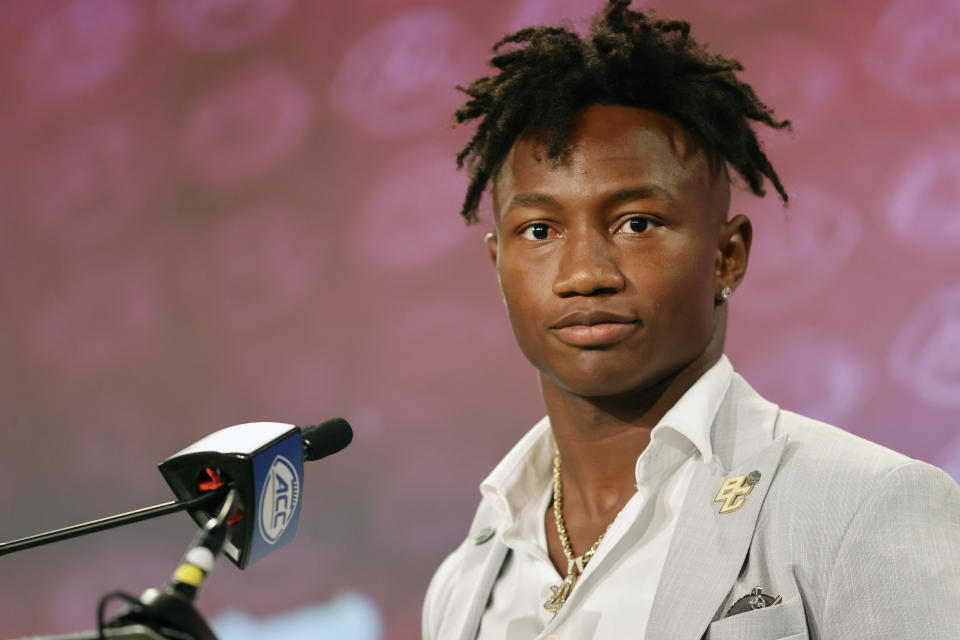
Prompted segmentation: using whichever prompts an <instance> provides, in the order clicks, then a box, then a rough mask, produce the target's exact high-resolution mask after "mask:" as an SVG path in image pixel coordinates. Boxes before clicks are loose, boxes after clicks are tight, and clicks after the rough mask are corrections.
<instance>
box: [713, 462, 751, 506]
mask: <svg viewBox="0 0 960 640" xmlns="http://www.w3.org/2000/svg"><path fill="white" fill-rule="evenodd" d="M759 480H760V473H759V472H757V471H751V472H750V475H749V476H744V475H739V476H733V477H731V478H727V479H726V480H724V481H723V485H721V486H720V491H718V492H717V497H716V498H714V499H713V501H714V502H722V503H723V506H722V507H720V513H730V512H732V511H736V510H737V509H739V508H740V507H742V506H743V505H744V504H746V502H747V500H746V497H747V496H748V495H750V492H751V491H753V487H754V485H755V484H757V482H758V481H759Z"/></svg>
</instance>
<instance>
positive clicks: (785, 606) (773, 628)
mask: <svg viewBox="0 0 960 640" xmlns="http://www.w3.org/2000/svg"><path fill="white" fill-rule="evenodd" d="M809 637H810V636H809V635H808V634H807V620H806V616H805V615H804V611H803V603H802V602H801V601H800V596H799V595H797V596H794V597H793V598H790V599H789V600H784V601H783V602H781V603H780V604H775V605H773V606H770V607H764V608H763V609H756V610H754V611H748V612H746V613H738V614H736V615H732V616H729V617H727V618H721V619H720V620H717V621H716V622H713V623H712V624H711V625H710V626H709V627H707V633H706V635H705V636H704V639H705V640H808V639H809Z"/></svg>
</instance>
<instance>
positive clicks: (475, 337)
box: [0, 0, 960, 638]
mask: <svg viewBox="0 0 960 640" xmlns="http://www.w3.org/2000/svg"><path fill="white" fill-rule="evenodd" d="M599 5H600V1H599V0H590V1H586V0H557V1H555V2H549V1H548V0H490V1H489V2H466V1H460V0H458V1H457V2H449V3H429V2H415V1H412V0H351V1H350V2H326V1H324V2H312V1H307V0H300V1H299V2H296V1H294V0H219V1H218V0H203V1H200V0H166V1H163V2H157V1H154V2H148V1H140V0H131V1H125V0H75V1H73V2H34V1H32V0H7V1H5V2H3V3H2V4H0V50H2V55H0V141H2V144H3V151H4V152H3V154H2V155H0V261H2V268H0V305H2V307H0V308H2V313H0V362H2V367H0V407H2V411H0V419H2V422H0V425H2V434H3V437H2V444H0V514H2V515H0V540H10V539H13V538H17V537H20V536H24V535H28V534H31V533H34V532H37V531H41V530H46V529H51V528H54V527H58V526H62V525H66V524H70V523H73V522H77V521H81V520H87V519H91V518H94V517H99V516H102V515H107V514H110V513H114V512H118V511H123V510H127V509H132V508H135V507H138V506H141V505H146V504H152V503H155V502H161V501H163V500H166V499H168V491H167V489H166V488H165V485H164V483H163V481H162V480H161V478H160V475H159V474H158V473H157V471H156V470H155V465H156V464H157V463H158V462H160V461H161V460H162V459H163V458H164V457H165V456H167V455H169V454H170V453H173V452H174V451H177V450H179V449H180V448H182V447H183V446H185V445H187V444H189V443H191V442H193V441H195V440H197V439H199V438H200V437H201V436H203V435H205V434H207V433H208V432H211V431H214V430H216V429H218V428H221V427H224V426H228V425H231V424H235V423H240V422H247V421H253V420H276V421H284V422H292V423H300V424H303V423H310V422H316V421H318V420H321V419H324V418H326V417H330V416H333V415H343V416H345V417H346V418H348V419H349V420H350V421H351V422H352V423H353V424H354V428H355V430H356V440H355V443H354V444H353V445H351V447H350V448H349V449H347V450H346V451H345V452H344V453H342V454H339V455H337V456H335V457H333V458H331V459H329V460H326V461H323V462H318V463H313V464H311V465H310V467H309V471H308V472H307V474H306V475H307V478H306V486H305V504H304V507H303V516H302V519H301V523H300V530H299V535H298V538H297V540H296V542H295V543H293V544H292V545H291V546H290V547H288V548H285V549H284V550H282V551H280V552H278V553H276V554H274V555H273V556H271V557H270V558H268V559H266V560H265V561H263V562H261V563H260V564H258V565H255V566H254V567H252V568H251V569H249V570H247V571H246V572H244V573H242V574H241V573H238V572H237V570H236V569H235V568H234V567H232V566H230V565H229V563H227V562H223V563H222V564H221V565H220V566H219V568H218V570H217V572H216V573H214V575H213V577H212V579H211V581H210V583H209V584H208V586H207V588H206V590H205V591H204V592H203V593H202V595H201V598H200V605H201V608H202V610H203V611H204V613H205V614H207V615H208V616H209V617H216V616H218V615H219V614H221V613H222V612H224V611H225V610H227V609H229V608H240V609H243V610H244V611H245V612H246V613H248V614H249V615H251V616H254V617H255V618H264V617H269V616H276V615H277V614H281V613H283V612H288V611H294V610H298V609H299V608H302V607H304V606H306V605H310V604H311V603H324V602H327V601H330V600H331V599H333V598H335V597H336V596H337V595H338V594H342V593H354V594H365V597H368V598H369V599H370V600H369V602H371V603H372V607H370V608H369V609H370V611H369V612H368V613H367V614H365V615H368V616H372V617H373V618H378V619H379V620H380V621H381V622H382V624H383V625H384V627H385V631H384V632H383V634H382V636H383V637H389V638H415V637H417V634H418V629H419V610H420V603H421V599H422V595H423V591H424V589H425V587H426V583H427V581H428V579H429V577H430V575H431V573H432V571H433V569H434V568H435V566H436V565H437V563H438V562H439V561H440V559H441V558H442V556H444V555H445V553H447V552H448V551H449V550H450V549H451V548H452V547H453V546H455V545H456V544H457V543H458V542H459V541H460V540H461V539H462V537H463V536H464V534H465V533H466V528H467V525H468V523H469V520H470V516H471V513H472V510H473V508H474V506H475V503H476V499H477V496H478V494H477V490H476V487H477V485H478V483H479V481H480V480H481V479H482V477H483V476H484V475H485V474H486V473H487V472H488V471H489V470H490V468H492V466H493V465H494V464H495V462H496V461H497V460H498V459H499V458H500V456H501V455H503V453H505V451H506V450H507V449H508V448H509V447H510V445H511V444H512V443H513V442H514V441H515V440H516V439H517V438H518V437H519V436H520V435H521V434H522V433H524V432H525V431H526V429H527V428H528V427H529V426H530V425H531V424H532V423H533V421H535V420H536V419H537V418H538V417H539V416H540V414H541V411H542V409H541V402H540V398H539V395H538V388H537V385H536V381H535V375H534V372H533V370H532V369H531V368H530V367H529V365H528V364H527V363H526V362H525V361H524V360H523V358H522V356H521V355H520V354H519V352H518V351H517V349H516V347H515V345H514V343H513V338H512V336H511V334H510V331H509V327H508V325H507V321H506V318H505V314H504V312H503V309H502V306H501V304H500V301H499V299H498V295H497V291H496V286H495V281H494V278H493V274H492V271H491V267H490V265H489V264H488V261H487V257H486V253H485V249H484V246H483V244H482V236H483V234H484V232H485V231H486V229H487V228H488V226H489V224H490V222H489V211H488V207H489V203H488V202H487V203H485V205H484V208H483V215H484V216H485V217H484V221H483V223H482V224H481V225H480V226H479V227H474V228H466V227H464V226H463V225H462V223H461V222H460V220H459V218H458V215H457V210H458V207H459V204H460V199H461V196H462V192H463V188H464V186H465V184H466V179H465V177H464V176H463V175H462V174H459V173H457V172H456V171H455V170H454V164H453V156H454V154H455V152H456V151H457V149H458V148H459V147H460V145H461V144H462V143H463V142H464V140H465V138H466V136H467V135H468V131H465V130H459V131H457V130H452V129H451V128H450V124H451V112H452V110H453V109H454V108H455V107H456V106H457V104H458V103H459V101H460V98H459V96H458V94H456V92H455V91H454V90H453V88H452V87H453V85H454V84H455V83H458V82H460V83H465V82H468V81H469V80H471V79H472V78H473V77H475V76H476V75H477V74H479V73H481V72H483V71H484V69H485V67H484V64H485V61H486V58H487V54H488V50H487V48H488V46H489V44H491V43H492V42H493V41H494V40H495V39H497V38H498V37H499V36H500V35H501V34H503V33H504V32H505V31H506V30H509V29H513V28H516V27H520V26H525V25H527V24H529V23H531V22H538V21H549V22H556V21H557V20H559V19H561V18H564V17H567V18H572V19H575V20H580V19H582V18H583V17H584V16H587V15H590V14H591V13H592V12H593V11H594V10H595V9H596V8H598V7H599ZM657 7H658V8H659V9H660V10H661V11H662V12H663V13H664V14H666V15H669V16H680V17H686V18H688V19H690V20H691V21H692V22H693V25H694V29H693V32H694V34H695V35H697V36H699V37H700V38H701V39H703V40H706V41H708V42H710V43H711V45H712V48H713V49H714V50H716V51H719V52H723V53H726V54H728V55H734V56H738V57H740V58H741V59H742V60H743V61H744V63H745V65H746V67H747V71H746V74H745V78H746V79H747V80H748V81H750V82H752V83H754V86H755V87H756V88H757V90H758V92H759V94H760V96H761V97H762V98H764V99H765V100H767V101H768V102H769V103H770V104H771V105H772V106H774V107H775V108H776V109H777V111H778V114H779V115H781V116H783V117H790V118H792V119H793V120H794V122H795V133H794V134H793V135H790V134H779V135H778V134H773V135H767V134H764V135H765V137H766V140H767V141H768V144H767V149H768V151H769V153H770V155H771V157H772V160H773V162H774V163H775V165H776V166H777V168H778V169H779V171H780V174H781V176H782V177H783V179H784V181H785V183H786V184H787V187H788V189H789V191H790V193H791V195H792V197H793V202H792V204H791V206H790V208H789V210H788V211H787V212H786V213H784V211H783V210H782V208H781V207H780V205H779V204H778V202H777V201H776V200H775V199H774V198H772V197H768V198H766V199H764V200H758V199H756V198H753V197H751V196H749V195H747V194H746V193H741V194H740V195H738V196H737V197H736V199H735V207H736V209H737V210H738V211H745V212H747V213H749V214H750V215H751V216H752V217H753V219H754V222H755V224H756V227H757V236H756V240H755V252H754V255H753V261H752V263H751V272H750V274H749V275H748V277H747V280H746V283H745V285H744V286H743V287H742V288H741V289H740V290H739V291H738V292H737V293H736V295H735V297H734V298H733V299H732V301H731V309H732V319H731V335H730V338H729V344H728V350H727V351H728V354H729V355H730V357H731V360H732V361H733V363H734V366H735V367H736V368H737V369H738V370H739V371H741V372H742V373H743V374H744V375H745V376H746V377H747V378H748V380H750V381H751V382H752V383H753V384H754V386H755V387H757V388H758V389H759V390H760V391H761V392H762V393H764V394H766V395H767V396H768V397H769V398H771V399H773V400H775V401H777V402H779V403H780V404H782V405H783V406H784V407H786V408H789V409H793V410H797V411H800V412H803V413H807V414H810V415H813V416H815V417H818V418H821V419H824V420H827V421H830V422H834V423H836V424H838V425H840V426H842V427H844V428H846V429H848V430H850V431H852V432H854V433H858V434H860V435H862V436H864V437H867V438H870V439H872V440H876V441H878V442H881V443H883V444H885V445H887V446H890V447H893V448H895V449H898V450H900V451H903V452H905V453H907V454H908V455H911V456H914V457H918V458H921V459H924V460H928V461H931V462H934V463H936V464H939V465H941V466H943V467H945V468H947V469H948V470H950V471H951V472H952V473H953V474H954V476H955V477H960V437H958V435H957V422H958V421H957V418H958V417H960V251H958V249H960V211H958V209H960V206H958V204H957V203H958V202H960V178H958V176H960V4H958V3H956V2H954V1H953V0H914V1H908V0H892V1H890V0H885V1H884V2H877V1H875V0H856V1H853V2H846V3H843V4H837V3H835V2H828V1H827V0H816V1H808V0H803V1H801V0H775V1H760V0H755V1H750V0H734V1H731V2H725V3H718V2H715V1H714V0H675V1H666V2H663V3H661V4H659V5H657ZM579 24H582V22H581V23H579ZM191 537H192V525H191V523H190V521H189V520H188V518H187V517H186V516H184V515H177V516H171V517H168V518H166V519H164V520H159V521H154V522H152V523H144V524H140V525H136V526H132V527H129V528H126V529H123V530H115V531H112V532H107V533H101V534H98V535H96V536H93V537H90V538H87V539H85V540H77V541H71V542H64V543H60V544H57V545H55V546H51V547H47V548H46V549H43V550H33V551H27V552H23V553H21V554H19V555H15V556H7V557H3V558H0V621H2V622H0V632H2V634H3V637H8V636H16V635H25V634H28V633H41V632H44V633H52V632H65V631H69V630H75V629H81V628H89V627H91V626H92V624H93V612H94V608H95V604H96V600H97V596H98V595H99V594H100V593H103V592H105V591H108V590H111V589H115V588H123V589H126V590H129V591H133V592H139V591H141V590H142V589H143V588H145V587H148V586H156V585H159V584H160V583H161V582H163V581H164V580H165V579H166V578H167V576H168V575H169V573H170V571H171V570H172V569H173V567H174V565H175V563H176V561H177V560H178V559H179V557H180V554H181V553H182V551H183V549H184V548H185V547H186V545H187V543H188V542H189V540H190V538H191ZM377 611H378V612H379V613H376V612H377ZM344 634H347V632H344ZM379 635H380V632H379V631H376V625H374V631H371V632H369V633H368V634H367V635H364V636H363V637H378V636H379ZM264 637H266V636H264ZM291 637H292V636H291ZM342 637H348V635H343V636H342ZM354 637H361V634H359V633H358V634H356V635H355V636H354Z"/></svg>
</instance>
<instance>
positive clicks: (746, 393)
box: [646, 375, 787, 640]
mask: <svg viewBox="0 0 960 640" xmlns="http://www.w3.org/2000/svg"><path fill="white" fill-rule="evenodd" d="M778 411H779V410H778V408H777V406H776V405H773V404H771V403H769V402H767V401H766V400H763V399H762V398H761V397H760V396H759V395H758V394H757V393H756V392H754V391H753V390H752V389H750V387H749V386H748V385H747V384H746V382H745V381H744V380H743V379H742V378H740V377H739V376H737V375H734V380H733V381H732V382H731V386H730V390H729V391H728V393H727V396H726V398H725V399H724V404H723V405H722V406H721V408H720V411H719V412H718V414H717V418H716V420H715V421H714V425H713V430H712V432H711V443H712V445H713V449H714V458H713V460H711V462H710V463H709V464H707V463H704V464H701V465H700V466H699V467H698V468H697V471H696V472H695V474H694V477H693V479H692V481H691V483H690V488H689V490H688V491H687V497H686V499H685V500H684V504H683V508H682V509H681V511H680V515H679V518H678V521H677V526H676V529H675V530H674V534H673V540H672V541H671V543H670V548H669V550H668V551H667V557H666V560H665V562H664V565H663V570H662V572H661V577H660V584H659V585H658V587H657V593H656V595H655V597H654V601H653V606H652V609H651V611H650V619H649V621H648V623H647V632H646V637H648V638H675V639H677V640H696V639H699V638H701V637H702V636H703V634H704V632H705V631H706V628H707V626H708V625H709V624H710V622H711V621H712V620H713V619H714V617H715V616H716V614H717V611H718V609H719V608H720V607H721V606H722V605H723V603H724V601H725V599H726V596H727V594H728V593H729V591H730V588H731V586H732V585H733V583H734V582H735V581H736V579H737V575H738V574H739V572H740V568H741V567H742V565H743V562H744V559H745V558H746V555H747V551H748V550H749V547H750V542H751V540H752V538H753V531H754V528H755V527H756V523H757V517H758V515H759V514H760V508H761V506H762V505H763V500H764V498H765V497H766V494H767V489H768V488H769V486H770V483H771V482H772V481H773V477H774V475H775V474H776V470H777V467H778V466H779V463H780V458H781V456H782V455H783V449H784V445H785V444H786V441H787V437H786V435H783V436H781V437H779V438H776V439H773V438H772V437H771V435H770V434H772V433H774V426H775V422H776V417H777V414H778ZM751 472H757V473H759V479H758V480H757V482H756V484H754V485H752V486H753V488H752V489H751V490H750V493H749V494H747V495H745V496H741V497H739V498H736V496H734V498H735V499H734V500H733V504H734V506H735V504H737V503H739V501H743V504H742V506H740V507H739V508H737V509H736V510H731V511H728V512H727V513H720V509H721V508H722V507H723V504H722V503H718V502H715V501H714V500H715V498H716V497H717V495H718V492H719V491H720V489H721V487H722V486H724V481H725V480H727V479H728V478H732V477H735V476H739V475H743V476H748V475H750V474H751ZM738 485H739V486H740V487H742V488H746V486H749V485H747V484H746V483H738V482H737V481H732V482H731V484H729V485H728V487H730V488H734V487H736V486H738Z"/></svg>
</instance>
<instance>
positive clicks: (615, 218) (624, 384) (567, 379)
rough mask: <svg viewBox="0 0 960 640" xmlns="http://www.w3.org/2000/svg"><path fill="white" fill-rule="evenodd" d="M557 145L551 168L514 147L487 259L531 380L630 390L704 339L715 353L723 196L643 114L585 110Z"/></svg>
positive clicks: (667, 125)
mask: <svg viewBox="0 0 960 640" xmlns="http://www.w3.org/2000/svg"><path fill="white" fill-rule="evenodd" d="M571 133H572V139H571V147H570V153H569V156H568V157H567V158H566V160H565V161H564V162H563V163H561V164H560V165H559V166H554V163H553V162H552V161H550V160H549V159H546V158H545V154H544V152H543V150H541V149H538V148H537V146H536V145H535V143H534V142H533V140H532V139H530V138H528V137H521V138H520V139H519V140H518V141H517V143H516V144H515V145H514V147H513V149H512V150H511V152H510V154H509V155H508V156H507V158H506V160H505V162H504V165H503V167H502V168H501V170H500V172H499V174H498V176H497V179H496V181H495V184H494V209H495V213H496V215H495V224H496V233H495V234H492V235H491V236H488V245H489V248H490V254H491V258H493V260H494V261H495V263H496V267H497V274H498V277H499V280H500V286H501V289H502V292H503V298H504V302H505V303H506V306H507V310H508V312H509V315H510V322H511V324H512V326H513V331H514V333H515V335H516V337H517V342H518V343H519V345H520V349H521V350H522V351H523V353H524V355H525V356H526V357H527V359H529V360H530V362H531V363H533V365H534V366H535V367H536V368H537V369H539V371H540V372H541V375H542V376H545V377H546V378H547V379H548V380H549V381H552V383H554V384H555V385H557V387H559V388H560V389H562V390H565V391H567V392H570V393H574V394H576V395H580V396H588V397H599V396H612V395H621V394H628V393H632V392H637V391H642V390H644V389H646V388H648V387H650V386H651V385H653V384H656V383H658V382H660V381H662V380H664V379H665V378H667V377H668V376H670V375H672V374H674V373H676V372H678V371H680V370H681V369H683V368H684V367H686V366H687V365H690V364H691V363H692V362H694V361H695V360H696V359H697V358H698V357H701V356H702V355H703V354H704V352H705V350H706V349H707V346H708V344H711V338H713V341H712V342H713V343H716V342H717V337H716V332H717V331H720V336H719V341H720V345H721V346H722V319H721V312H720V311H718V310H717V308H716V303H715V301H716V296H717V292H718V291H719V290H720V288H722V287H723V286H724V285H725V284H727V283H726V282H722V281H721V280H720V275H721V272H722V265H723V263H724V248H723V243H724V241H725V240H724V237H725V234H726V231H725V223H724V221H725V217H726V210H727V207H728V206H729V184H728V181H727V178H726V174H725V173H724V172H723V171H722V170H721V171H719V172H716V171H711V168H710V164H709V162H708V160H707V157H706V155H705V154H704V153H703V151H702V150H701V149H700V148H699V147H698V146H697V145H696V143H695V142H694V141H693V139H692V138H691V137H690V135H689V134H688V133H687V132H686V131H685V130H684V129H683V128H682V127H681V125H679V124H678V123H677V122H676V121H674V120H673V119H671V118H669V117H667V116H664V115H661V114H659V113H656V112H653V111H648V110H643V109H635V108H630V107H619V106H601V105H595V106H591V107H588V108H586V109H584V110H583V111H581V112H580V114H579V115H578V117H577V119H576V120H575V122H574V125H573V128H572V132H571ZM538 158H540V159H538ZM718 327H719V329H718ZM716 356H719V352H718V353H717V354H716ZM716 356H715V357H716Z"/></svg>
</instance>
